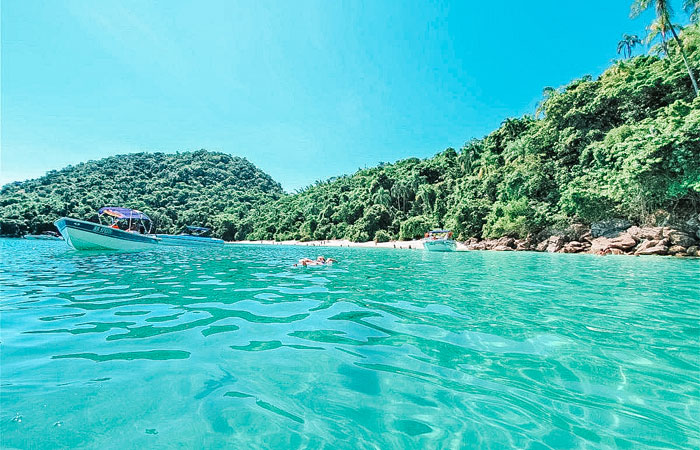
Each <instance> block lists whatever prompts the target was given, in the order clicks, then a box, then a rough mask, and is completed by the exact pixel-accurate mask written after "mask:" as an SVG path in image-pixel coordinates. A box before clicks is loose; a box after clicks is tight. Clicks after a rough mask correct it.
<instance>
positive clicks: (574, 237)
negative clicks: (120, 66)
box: [563, 223, 590, 241]
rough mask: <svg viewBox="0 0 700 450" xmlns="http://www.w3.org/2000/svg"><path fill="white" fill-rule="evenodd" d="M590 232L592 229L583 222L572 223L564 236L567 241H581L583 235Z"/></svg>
mask: <svg viewBox="0 0 700 450" xmlns="http://www.w3.org/2000/svg"><path fill="white" fill-rule="evenodd" d="M589 233H590V229H589V228H588V227H587V226H586V225H584V224H582V223H572V224H571V225H569V227H568V228H567V229H566V230H565V231H564V233H563V234H564V237H565V238H566V240H567V241H581V240H582V236H585V235H586V234H589Z"/></svg>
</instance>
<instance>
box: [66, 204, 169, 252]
mask: <svg viewBox="0 0 700 450" xmlns="http://www.w3.org/2000/svg"><path fill="white" fill-rule="evenodd" d="M97 217H98V220H99V223H94V222H88V221H85V220H79V219H73V218H71V217H61V218H60V219H58V220H57V221H56V222H54V225H56V228H58V231H59V232H60V233H61V235H62V236H63V238H64V239H65V241H66V243H67V244H68V245H70V246H71V247H73V248H74V249H76V250H147V249H151V248H154V247H155V246H156V245H158V244H159V242H160V239H159V238H158V237H156V236H154V235H151V234H149V233H150V232H151V228H152V227H153V222H152V221H151V219H150V218H149V217H148V216H147V215H146V214H144V213H142V212H141V211H138V210H136V209H130V208H123V207H119V206H105V207H103V208H100V209H99V210H98V211H97ZM103 222H105V223H103Z"/></svg>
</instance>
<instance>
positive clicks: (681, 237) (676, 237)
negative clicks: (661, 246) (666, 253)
mask: <svg viewBox="0 0 700 450" xmlns="http://www.w3.org/2000/svg"><path fill="white" fill-rule="evenodd" d="M668 239H669V240H670V241H671V244H672V245H674V246H675V245H680V246H681V247H690V246H691V245H693V244H694V243H695V239H694V238H693V237H692V236H691V235H689V234H688V233H684V232H682V231H678V230H671V231H669V233H668Z"/></svg>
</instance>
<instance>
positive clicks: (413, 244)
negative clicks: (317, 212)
mask: <svg viewBox="0 0 700 450" xmlns="http://www.w3.org/2000/svg"><path fill="white" fill-rule="evenodd" d="M227 244H232V245H235V244H263V245H300V246H306V247H358V248H401V249H406V250H409V249H410V250H423V242H422V241H421V240H413V241H389V242H374V241H368V242H351V241H347V240H344V239H343V240H341V239H333V240H326V241H307V242H301V241H232V242H227ZM466 250H467V248H466V246H465V245H464V244H463V243H461V242H458V243H457V251H466Z"/></svg>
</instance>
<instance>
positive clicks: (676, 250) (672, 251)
mask: <svg viewBox="0 0 700 450" xmlns="http://www.w3.org/2000/svg"><path fill="white" fill-rule="evenodd" d="M686 252H687V249H686V248H685V247H683V246H680V245H672V246H671V247H669V248H668V254H669V255H675V254H676V253H686Z"/></svg>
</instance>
